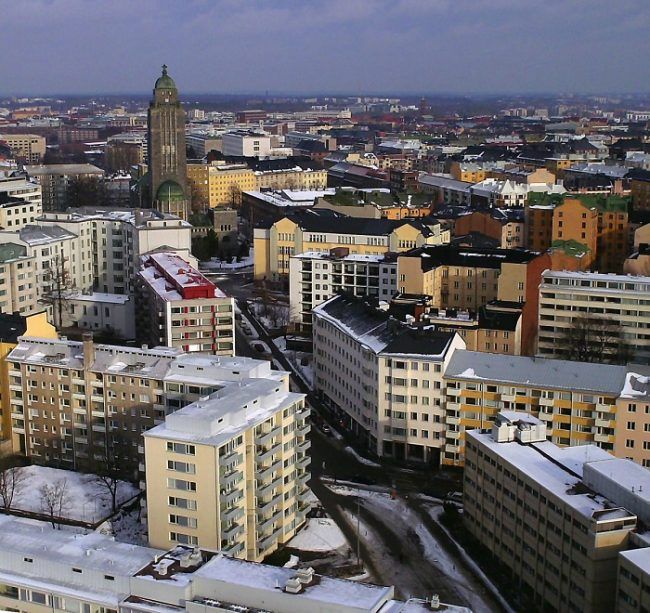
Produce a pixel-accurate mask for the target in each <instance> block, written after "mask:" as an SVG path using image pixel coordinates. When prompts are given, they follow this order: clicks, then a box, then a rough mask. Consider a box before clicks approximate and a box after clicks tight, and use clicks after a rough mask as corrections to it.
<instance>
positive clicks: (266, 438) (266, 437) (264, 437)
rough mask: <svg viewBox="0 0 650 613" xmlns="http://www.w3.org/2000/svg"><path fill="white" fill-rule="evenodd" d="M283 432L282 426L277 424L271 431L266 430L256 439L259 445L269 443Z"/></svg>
mask: <svg viewBox="0 0 650 613" xmlns="http://www.w3.org/2000/svg"><path fill="white" fill-rule="evenodd" d="M281 432H282V428H280V426H276V427H275V428H273V430H271V431H270V432H266V433H263V434H261V435H260V436H259V437H258V438H257V440H256V441H255V442H256V443H257V444H258V445H265V446H266V445H267V443H270V442H271V440H272V439H273V438H275V437H276V436H280V433H281Z"/></svg>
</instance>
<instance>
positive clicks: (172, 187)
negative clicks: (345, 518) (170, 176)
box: [156, 180, 185, 202]
mask: <svg viewBox="0 0 650 613" xmlns="http://www.w3.org/2000/svg"><path fill="white" fill-rule="evenodd" d="M156 200H162V201H166V202H169V201H172V200H185V192H184V191H183V188H182V187H181V186H180V185H179V184H178V183H176V181H171V180H168V181H165V182H164V183H161V184H160V186H159V187H158V191H157V192H156Z"/></svg>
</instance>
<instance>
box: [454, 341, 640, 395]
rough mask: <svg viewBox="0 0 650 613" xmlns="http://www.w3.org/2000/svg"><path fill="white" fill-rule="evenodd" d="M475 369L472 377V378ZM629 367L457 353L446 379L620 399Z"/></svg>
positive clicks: (469, 352)
mask: <svg viewBox="0 0 650 613" xmlns="http://www.w3.org/2000/svg"><path fill="white" fill-rule="evenodd" d="M469 369H471V376H469V375H468V372H469ZM626 372H627V371H626V367H625V366H617V365H613V364H594V363H587V362H572V361H569V360H554V359H550V358H531V357H526V356H513V355H501V354H497V353H483V352H480V351H466V350H457V351H455V352H454V354H453V355H452V357H451V360H450V362H449V365H448V366H447V369H446V370H445V378H446V379H469V380H476V379H486V380H488V381H498V382H501V383H512V384H513V385H525V386H529V387H541V388H544V389H559V390H570V391H580V392H587V393H601V394H609V395H612V396H618V394H619V392H620V391H621V389H623V385H624V383H625V375H626Z"/></svg>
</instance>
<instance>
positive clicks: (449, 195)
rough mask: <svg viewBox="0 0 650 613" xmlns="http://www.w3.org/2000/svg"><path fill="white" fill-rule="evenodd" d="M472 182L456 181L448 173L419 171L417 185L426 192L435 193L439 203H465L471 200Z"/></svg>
mask: <svg viewBox="0 0 650 613" xmlns="http://www.w3.org/2000/svg"><path fill="white" fill-rule="evenodd" d="M472 185H473V184H472V183H470V182H468V181H458V180H456V179H454V178H452V177H451V176H449V175H441V174H428V173H421V174H420V178H419V179H418V187H419V189H420V190H421V191H423V192H424V193H426V194H435V195H436V197H437V200H438V202H439V203H444V204H455V205H465V204H469V203H470V200H471V192H470V188H471V187H472Z"/></svg>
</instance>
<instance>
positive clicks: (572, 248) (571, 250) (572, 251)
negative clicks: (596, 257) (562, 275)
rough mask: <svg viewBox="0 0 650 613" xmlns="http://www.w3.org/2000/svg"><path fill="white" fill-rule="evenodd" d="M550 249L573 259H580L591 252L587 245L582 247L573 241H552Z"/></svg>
mask: <svg viewBox="0 0 650 613" xmlns="http://www.w3.org/2000/svg"><path fill="white" fill-rule="evenodd" d="M551 247H552V248H553V249H561V250H562V251H564V253H566V254H567V255H571V256H573V257H580V256H583V255H584V254H585V253H589V252H590V251H591V249H589V247H587V245H583V244H582V243H579V242H578V241H577V240H574V239H569V240H566V241H563V240H556V241H553V243H552V244H551Z"/></svg>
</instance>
